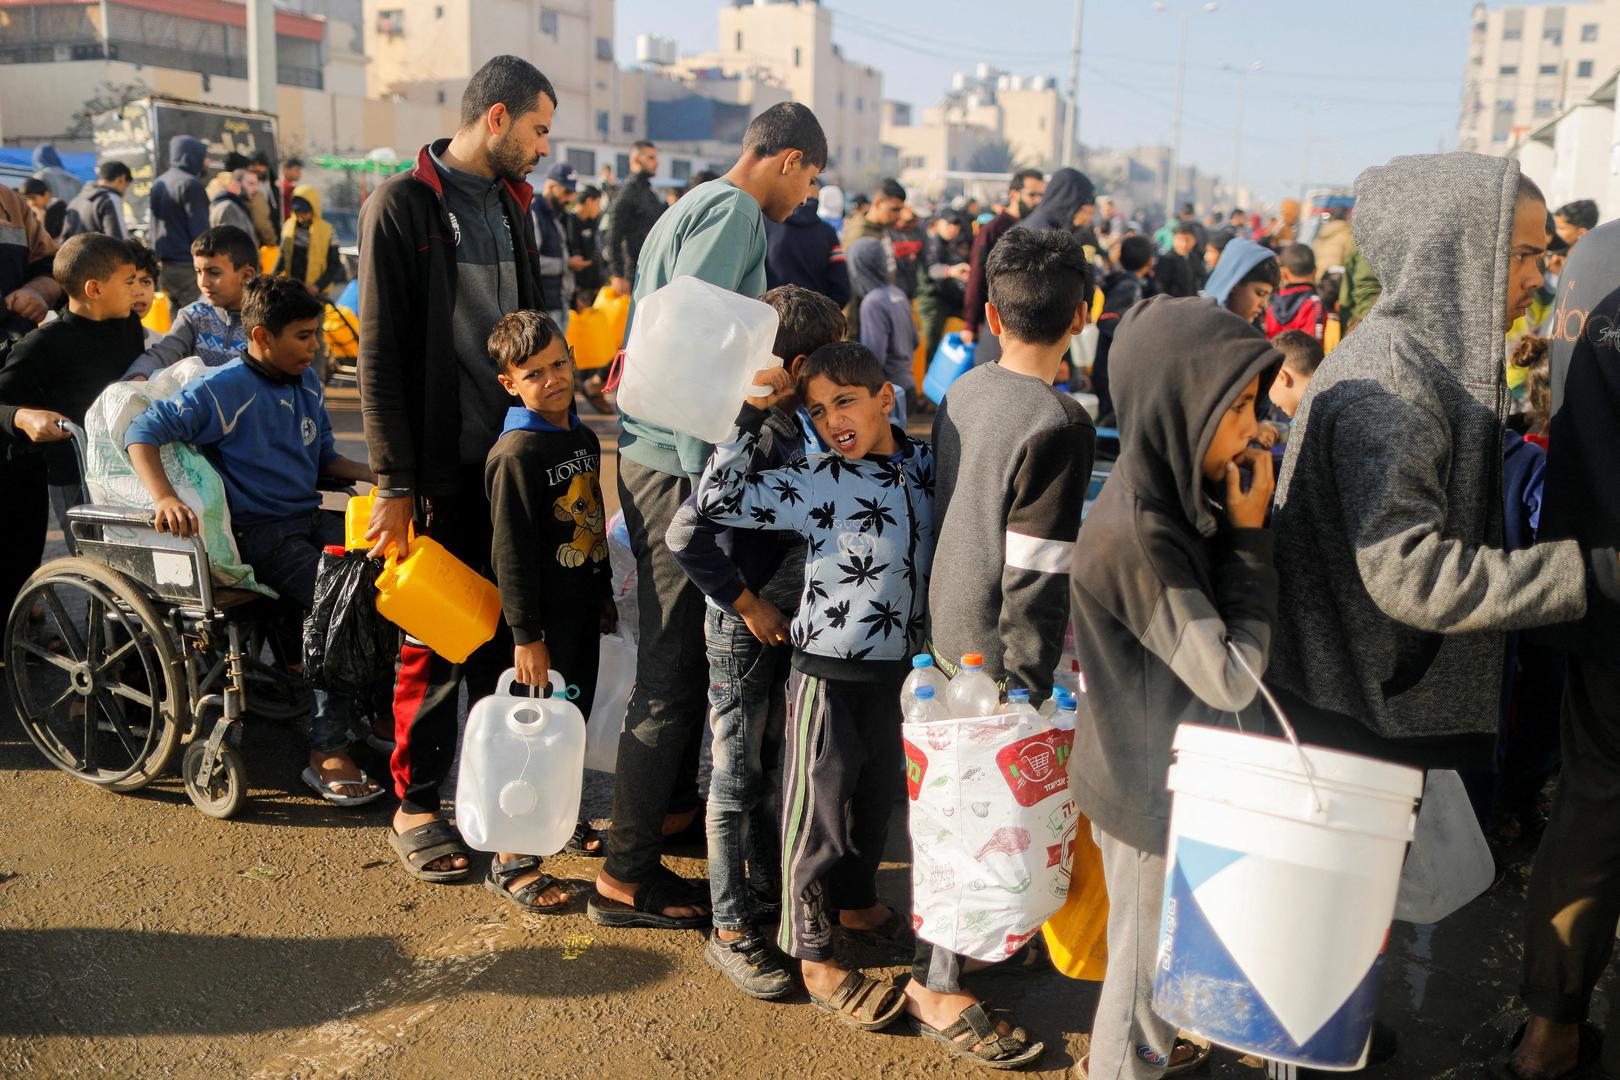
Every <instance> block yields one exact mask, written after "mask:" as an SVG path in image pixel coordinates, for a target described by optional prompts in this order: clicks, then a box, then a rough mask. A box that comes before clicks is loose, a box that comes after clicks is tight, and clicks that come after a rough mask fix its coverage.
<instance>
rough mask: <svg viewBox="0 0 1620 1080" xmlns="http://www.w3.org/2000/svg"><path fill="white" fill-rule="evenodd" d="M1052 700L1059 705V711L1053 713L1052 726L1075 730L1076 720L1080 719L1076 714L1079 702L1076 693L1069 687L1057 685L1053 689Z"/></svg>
mask: <svg viewBox="0 0 1620 1080" xmlns="http://www.w3.org/2000/svg"><path fill="white" fill-rule="evenodd" d="M1052 702H1053V704H1055V705H1056V706H1057V711H1056V712H1054V713H1053V714H1052V726H1053V727H1056V728H1059V729H1061V730H1064V731H1073V730H1074V724H1075V721H1076V720H1077V719H1078V717H1077V716H1076V715H1075V708H1076V706H1077V704H1078V703H1077V702H1076V700H1075V696H1074V693H1073V692H1072V691H1070V690H1069V689H1068V688H1067V687H1064V686H1059V687H1056V688H1055V689H1053V691H1052Z"/></svg>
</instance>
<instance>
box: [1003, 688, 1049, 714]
mask: <svg viewBox="0 0 1620 1080" xmlns="http://www.w3.org/2000/svg"><path fill="white" fill-rule="evenodd" d="M1001 714H1002V715H1003V716H1033V717H1038V716H1040V713H1038V712H1036V711H1035V706H1033V705H1031V704H1030V703H1029V691H1028V690H1025V689H1024V688H1023V687H1018V688H1017V689H1014V690H1009V691H1007V705H1006V707H1005V708H1003V709H1002V710H1001Z"/></svg>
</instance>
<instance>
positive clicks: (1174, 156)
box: [1153, 0, 1218, 221]
mask: <svg viewBox="0 0 1620 1080" xmlns="http://www.w3.org/2000/svg"><path fill="white" fill-rule="evenodd" d="M1153 10H1154V11H1157V12H1159V13H1161V14H1164V13H1167V12H1169V10H1170V6H1169V5H1168V4H1166V3H1165V2H1164V0H1154V3H1153ZM1204 10H1205V11H1206V12H1209V13H1210V14H1212V15H1213V14H1214V13H1215V12H1216V10H1218V5H1216V4H1214V3H1207V4H1205V5H1204ZM1180 19H1181V41H1180V43H1179V44H1178V45H1177V46H1176V111H1175V118H1174V120H1173V121H1172V124H1171V129H1170V171H1169V174H1168V175H1167V176H1166V177H1165V178H1164V220H1165V221H1175V220H1176V184H1177V183H1178V182H1179V180H1180V176H1179V174H1180V172H1181V99H1182V92H1183V91H1184V90H1185V89H1186V86H1187V27H1188V24H1189V23H1190V22H1191V17H1190V16H1188V15H1186V14H1183V15H1181V16H1180Z"/></svg>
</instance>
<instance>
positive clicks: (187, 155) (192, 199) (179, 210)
mask: <svg viewBox="0 0 1620 1080" xmlns="http://www.w3.org/2000/svg"><path fill="white" fill-rule="evenodd" d="M207 156H208V147H207V146H206V145H204V143H203V141H202V140H201V139H198V138H195V137H193V136H191V135H176V136H175V137H174V138H172V139H170V140H169V167H168V169H166V170H165V171H164V172H163V175H161V176H159V177H158V178H157V179H156V180H154V181H153V182H152V194H151V198H150V201H149V203H148V209H149V211H150V213H151V217H152V253H153V254H154V255H156V256H157V257H158V258H159V259H161V260H162V261H164V262H180V263H187V264H189V263H190V262H191V242H192V241H193V240H195V239H197V237H199V236H201V235H202V234H203V233H204V232H206V231H207V230H208V191H207V189H205V188H204V187H203V182H202V180H201V179H200V177H201V176H202V171H203V162H204V160H206V158H207ZM248 235H249V236H251V235H252V232H251V230H250V231H249V233H248Z"/></svg>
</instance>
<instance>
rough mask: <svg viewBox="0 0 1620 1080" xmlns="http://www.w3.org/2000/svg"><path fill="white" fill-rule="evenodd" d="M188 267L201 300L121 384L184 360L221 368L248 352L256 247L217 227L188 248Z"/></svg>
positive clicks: (232, 228) (228, 229) (243, 236)
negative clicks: (248, 291)
mask: <svg viewBox="0 0 1620 1080" xmlns="http://www.w3.org/2000/svg"><path fill="white" fill-rule="evenodd" d="M191 264H192V266H193V267H194V268H195V269H196V271H197V289H198V291H199V292H201V293H202V295H201V297H199V298H198V299H197V300H195V301H194V302H192V303H190V304H187V305H186V306H185V307H183V308H181V309H180V311H179V312H178V313H177V314H176V315H175V317H174V322H173V323H172V324H171V325H170V327H169V332H168V333H167V334H166V335H164V338H163V340H162V341H160V342H158V343H157V344H156V345H154V346H152V347H151V348H150V349H147V350H146V351H145V352H144V353H142V354H141V355H140V358H139V359H137V360H136V361H135V362H134V363H133V364H131V365H130V367H129V371H128V372H126V373H125V376H124V377H125V378H127V379H145V378H148V377H150V376H151V375H152V373H153V372H155V371H157V370H158V368H166V367H168V366H169V365H170V364H174V363H177V362H179V361H181V360H184V359H185V358H186V357H188V356H196V357H199V358H201V360H202V362H203V363H205V364H207V365H208V366H209V367H220V366H221V365H223V364H228V363H230V362H231V361H233V360H234V359H236V358H237V357H238V356H240V355H241V354H242V353H244V352H246V351H247V348H248V337H247V329H246V327H245V326H244V325H243V321H242V293H243V289H244V288H245V287H246V286H247V283H248V282H249V281H251V280H252V279H253V278H255V277H257V276H258V273H259V248H258V245H256V244H255V243H254V242H253V238H252V237H250V236H249V235H248V234H247V233H245V232H243V231H242V230H241V229H238V228H236V227H235V226H234V225H218V226H215V227H214V228H212V229H209V230H208V231H207V232H205V233H203V234H202V235H201V236H199V237H197V239H195V240H193V241H192V242H191Z"/></svg>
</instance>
